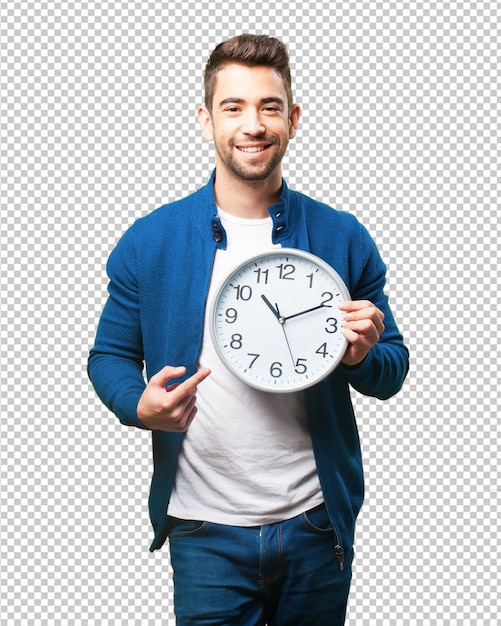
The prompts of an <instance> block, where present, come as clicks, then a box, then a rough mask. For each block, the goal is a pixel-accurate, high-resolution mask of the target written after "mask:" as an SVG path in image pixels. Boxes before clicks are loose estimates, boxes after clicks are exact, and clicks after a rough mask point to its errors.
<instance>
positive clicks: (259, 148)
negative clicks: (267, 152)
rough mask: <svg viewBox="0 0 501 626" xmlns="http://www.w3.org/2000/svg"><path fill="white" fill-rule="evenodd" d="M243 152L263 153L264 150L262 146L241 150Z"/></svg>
mask: <svg viewBox="0 0 501 626" xmlns="http://www.w3.org/2000/svg"><path fill="white" fill-rule="evenodd" d="M239 150H240V151H241V152H261V151H262V150H264V148H263V147H262V146H248V147H247V148H245V147H244V148H239Z"/></svg>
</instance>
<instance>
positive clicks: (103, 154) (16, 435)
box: [0, 0, 501, 626]
mask: <svg viewBox="0 0 501 626" xmlns="http://www.w3.org/2000/svg"><path fill="white" fill-rule="evenodd" d="M499 19H500V16H499V7H498V5H497V3H495V2H485V1H480V2H478V1H477V2H468V1H467V2H464V1H463V2H443V1H439V2H428V1H425V2H387V1H375V2H332V1H331V2H322V1H320V2H310V3H305V2H302V3H298V4H297V5H295V4H294V3H285V5H284V6H281V5H280V4H279V5H276V6H275V5H273V4H272V3H271V4H269V3H263V4H261V3H259V2H258V3H252V4H251V5H250V6H246V7H244V6H239V5H238V3H223V2H215V3H201V2H191V1H185V2H169V3H167V2H164V3H161V2H156V1H150V2H137V1H129V2H113V3H111V2H106V1H100V2H96V1H95V0H88V1H87V2H82V3H74V2H48V1H40V2H30V1H26V2H12V1H10V0H7V1H6V2H3V3H2V4H1V8H0V55H1V58H0V60H1V78H0V179H1V182H0V205H1V242H0V243H1V247H0V270H1V345H0V350H1V364H2V376H1V403H2V415H1V421H0V429H1V434H0V451H1V466H0V471H1V484H0V505H1V515H0V551H1V553H0V556H1V567H0V592H1V597H0V623H1V624H2V626H3V625H8V626H11V625H12V626H14V625H22V626H25V625H26V626H27V625H31V624H33V625H35V624H36V625H45V624H47V625H56V624H57V625H59V624H61V625H65V624H75V625H78V624H82V625H83V624H85V625H87V624H100V625H101V624H102V625H112V624H151V625H157V624H158V625H160V624H174V618H173V611H172V584H171V577H170V573H169V569H168V550H167V549H165V550H164V551H162V552H160V553H155V554H153V555H152V554H150V553H149V552H148V550H147V548H148V545H149V541H150V539H151V531H150V527H149V521H148V517H147V507H146V503H147V494H148V486H149V478H150V472H151V462H150V457H151V454H150V443H149V436H148V434H147V433H144V432H139V431H135V430H131V429H127V428H125V427H122V426H120V425H119V424H118V422H117V420H116V419H115V418H113V416H111V415H110V414H109V413H108V412H107V411H106V410H105V409H104V408H103V406H102V405H101V404H100V403H99V401H98V400H97V398H96V397H95V395H94V392H93V390H92V389H91V387H90V385H89V383H88V381H87V378H86V374H85V366H86V356H87V352H88V349H89V347H90V345H91V344H92V341H93V336H94V332H95V326H96V323H97V320H98V317H99V314H100V310H101V308H102V305H103V303H104V299H105V288H106V276H105V271H104V264H105V261H106V258H107V256H108V254H109V252H110V251H111V249H112V247H113V245H114V243H115V242H116V240H117V238H118V237H119V236H120V234H121V233H122V232H123V231H124V230H125V228H126V227H127V226H128V225H129V224H130V223H131V222H132V221H133V220H134V219H135V218H136V217H138V216H140V215H143V214H145V213H147V212H149V211H151V210H152V209H154V208H156V207H157V206H158V205H160V204H163V203H165V202H167V201H170V200H173V199H175V198H178V197H181V196H183V195H186V194H187V193H188V192H190V191H193V190H194V189H195V188H197V187H199V186H200V185H201V184H203V183H204V182H205V181H206V180H207V178H208V176H209V174H210V170H211V168H212V164H213V155H212V152H211V149H212V148H211V147H210V146H209V145H207V144H205V143H204V142H203V140H202V138H201V136H200V133H199V131H198V128H197V123H196V118H195V114H194V113H195V107H196V105H197V104H198V103H199V102H200V101H201V99H202V80H201V76H202V71H203V67H204V64H205V61H206V59H207V56H208V54H209V53H210V51H211V50H212V48H213V47H214V46H215V45H216V44H217V43H219V41H221V40H222V39H225V38H227V37H229V36H232V35H234V34H238V33H240V32H265V33H270V34H274V35H276V36H278V37H280V38H283V39H284V40H285V41H286V42H287V44H288V45H289V48H290V52H291V57H292V63H293V74H294V80H295V94H296V100H297V101H298V102H299V103H301V104H302V106H303V118H302V121H301V128H300V132H299V136H298V138H297V139H296V140H295V141H294V142H293V143H292V144H291V147H290V153H289V155H288V157H287V158H286V162H285V169H284V171H285V174H286V176H287V179H288V181H289V183H290V185H291V186H292V187H294V188H296V189H299V190H301V191H303V192H305V193H307V194H310V195H312V196H314V197H316V198H317V199H320V200H323V201H326V202H329V203H331V204H333V205H335V206H337V207H338V208H340V209H343V210H345V211H350V212H352V213H354V214H356V215H357V216H358V217H359V218H360V219H361V220H362V221H363V222H364V223H365V225H366V226H367V227H368V228H369V230H370V231H371V233H372V234H373V236H374V238H375V239H376V241H377V243H378V245H379V248H380V250H381V252H382V255H383V258H384V259H385V261H386V262H387V264H388V291H389V293H390V296H391V303H392V307H393V309H394V312H395V314H396V317H397V319H398V322H399V324H400V326H401V328H402V330H403V332H404V334H405V336H406V340H407V343H408V345H409V348H410V350H411V355H412V357H411V372H410V374H409V378H408V380H407V382H406V384H405V387H404V389H403V391H402V392H401V393H400V394H399V395H398V396H397V397H395V398H393V399H392V400H390V401H388V402H379V401H377V400H373V399H367V398H363V397H361V396H358V395H355V394H354V401H355V403H356V408H357V412H358V416H359V425H360V431H361V437H362V445H363V451H364V457H365V469H366V480H367V499H366V503H365V505H364V508H363V511H362V514H361V517H360V520H359V524H358V527H357V537H356V551H357V559H356V564H355V572H354V583H353V587H352V594H351V600H350V606H349V617H348V620H347V623H348V624H350V625H355V624H357V625H363V626H379V625H381V626H411V625H412V626H422V625H428V624H429V625H432V626H441V625H444V626H445V625H447V626H452V625H463V624H472V625H476V626H482V625H487V624H496V623H498V619H499V613H500V608H501V607H500V606H499V601H498V597H499V593H498V589H499V584H500V581H499V575H498V570H499V565H498V559H499V554H498V542H499V541H498V537H497V535H498V531H499V521H498V505H499V487H498V479H499V470H498V453H499V444H498V436H499V425H498V415H497V406H496V405H497V395H498V385H499V382H500V381H499V373H498V337H499V333H498V328H497V309H498V307H499V305H500V300H499V297H498V291H497V289H498V277H499V270H498V263H499V259H498V239H499V219H498V210H499V201H498V198H499V195H498V194H499V189H498V183H499V175H498V171H499V167H500V163H499V142H500V136H499V122H498V119H499V113H500V111H499V95H498V94H499V63H500V59H499V52H498V47H497V46H498V41H499V27H498V22H499Z"/></svg>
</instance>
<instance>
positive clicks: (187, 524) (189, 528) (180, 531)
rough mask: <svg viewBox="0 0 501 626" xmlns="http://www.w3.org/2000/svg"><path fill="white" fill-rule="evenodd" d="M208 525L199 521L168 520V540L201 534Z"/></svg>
mask: <svg viewBox="0 0 501 626" xmlns="http://www.w3.org/2000/svg"><path fill="white" fill-rule="evenodd" d="M208 525H209V523H208V522H203V521H200V520H192V519H179V518H177V517H171V518H170V527H171V530H170V533H169V538H170V539H176V538H181V537H188V536H193V535H196V534H197V533H200V532H203V531H204V530H205V529H206V528H207V527H208Z"/></svg>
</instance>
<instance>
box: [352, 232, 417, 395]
mask: <svg viewBox="0 0 501 626" xmlns="http://www.w3.org/2000/svg"><path fill="white" fill-rule="evenodd" d="M359 237H360V239H359V248H358V249H357V250H356V252H355V258H354V262H353V263H352V265H351V267H352V271H351V273H352V275H351V277H350V279H351V284H352V288H351V297H352V299H353V300H369V301H370V302H372V303H373V304H375V305H376V306H377V307H378V308H379V309H381V311H383V313H384V315H385V318H384V325H385V330H384V332H383V334H382V335H381V337H380V339H379V342H378V343H377V344H376V345H374V346H373V347H372V348H371V350H370V351H369V353H368V354H367V356H366V358H365V359H364V361H362V363H360V364H359V365H358V366H356V367H353V368H350V367H346V366H343V365H342V366H341V367H342V368H343V370H344V374H345V376H346V379H347V380H348V382H349V383H350V384H351V385H352V387H354V388H355V389H356V390H357V391H359V392H360V393H362V394H365V395H368V396H374V397H376V398H380V399H382V400H386V399H388V398H390V397H391V396H393V395H394V394H396V393H397V392H398V391H399V390H400V389H401V387H402V385H403V382H404V380H405V377H406V375H407V372H408V369H409V352H408V350H407V348H406V346H405V345H404V341H403V337H402V335H401V333H400V332H399V330H398V328H397V325H396V322H395V319H394V317H393V314H392V312H391V309H390V307H389V304H388V298H387V296H386V295H385V293H384V287H385V284H386V266H385V265H384V263H383V261H382V260H381V257H380V255H379V252H378V250H377V247H376V244H375V243H374V241H373V240H372V238H371V237H370V235H369V234H368V232H367V231H366V230H365V228H364V227H363V226H362V225H360V231H359Z"/></svg>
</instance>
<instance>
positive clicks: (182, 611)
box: [169, 505, 353, 626]
mask: <svg viewBox="0 0 501 626" xmlns="http://www.w3.org/2000/svg"><path fill="white" fill-rule="evenodd" d="M172 523H173V527H172V531H171V533H170V536H169V541H170V554H171V564H172V568H173V571H174V606H175V613H176V624H177V625H178V626H264V625H265V624H268V625H269V626H342V624H344V619H345V613H346V603H347V600H348V593H349V588H350V582H351V564H352V559H353V551H352V549H351V546H350V549H347V547H345V554H344V564H343V569H341V567H340V561H339V559H338V558H337V557H336V550H335V544H336V540H335V533H334V530H333V528H332V524H331V522H330V519H329V516H328V514H327V510H326V509H325V506H324V505H321V506H320V507H316V508H315V509H312V510H311V511H308V512H306V513H302V514H301V515H298V516H297V517H294V518H292V519H290V520H287V521H285V522H279V523H276V524H267V525H265V526H256V527H252V528H242V527H237V526H226V525H223V524H214V523H209V522H198V521H190V520H179V519H175V518H172Z"/></svg>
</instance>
